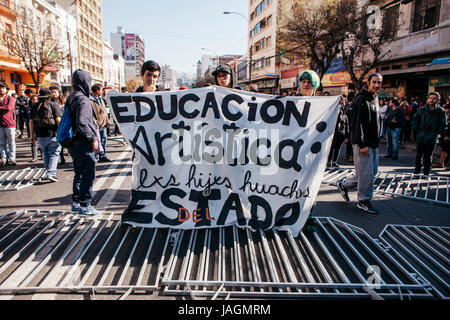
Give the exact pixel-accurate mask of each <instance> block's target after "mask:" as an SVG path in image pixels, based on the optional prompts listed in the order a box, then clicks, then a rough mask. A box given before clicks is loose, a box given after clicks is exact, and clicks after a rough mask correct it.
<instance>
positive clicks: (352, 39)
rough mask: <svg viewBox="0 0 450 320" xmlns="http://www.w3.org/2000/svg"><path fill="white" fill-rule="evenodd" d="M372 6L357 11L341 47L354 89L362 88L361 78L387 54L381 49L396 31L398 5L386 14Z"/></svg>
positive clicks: (384, 11) (361, 7) (392, 37)
mask: <svg viewBox="0 0 450 320" xmlns="http://www.w3.org/2000/svg"><path fill="white" fill-rule="evenodd" d="M382 9H383V7H381V8H380V7H378V6H374V5H361V6H359V7H358V9H357V11H356V17H355V22H354V24H353V27H351V28H350V27H349V28H347V29H346V30H345V38H344V40H343V41H342V42H341V44H340V51H341V55H342V59H343V61H344V65H345V67H346V69H347V71H348V72H349V74H350V77H351V79H352V82H353V84H354V86H355V89H357V90H360V89H361V88H362V87H363V81H364V78H365V77H366V76H367V75H368V73H369V72H370V71H371V70H373V69H375V68H376V67H378V66H379V65H380V64H381V63H382V62H383V60H384V58H385V57H387V55H388V54H389V51H386V52H384V53H383V46H386V45H388V44H389V42H391V41H392V40H393V39H394V38H395V35H396V33H397V30H398V24H397V21H398V18H399V5H394V6H391V7H389V8H387V9H386V10H383V11H382Z"/></svg>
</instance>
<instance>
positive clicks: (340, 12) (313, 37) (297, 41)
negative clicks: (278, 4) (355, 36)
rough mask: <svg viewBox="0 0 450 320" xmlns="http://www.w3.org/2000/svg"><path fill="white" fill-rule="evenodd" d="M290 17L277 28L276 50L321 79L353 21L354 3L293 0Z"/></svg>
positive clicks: (350, 1)
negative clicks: (297, 60) (314, 71)
mask: <svg viewBox="0 0 450 320" xmlns="http://www.w3.org/2000/svg"><path fill="white" fill-rule="evenodd" d="M293 2H294V5H293V7H292V11H291V15H290V16H288V17H285V23H283V24H282V27H281V28H280V29H279V31H278V34H277V38H278V47H279V48H280V49H281V50H280V51H281V53H282V54H283V55H284V56H288V57H289V56H291V57H292V56H293V55H296V56H297V58H299V59H300V60H303V61H305V64H306V65H309V68H310V69H311V70H318V71H319V72H318V75H319V77H320V79H322V77H323V76H324V74H325V72H326V71H327V70H328V68H329V67H330V65H331V61H333V59H335V58H336V56H337V55H338V54H339V51H340V45H341V43H342V41H343V39H344V38H345V32H344V31H345V30H348V29H349V25H350V23H351V22H352V13H353V12H355V8H356V3H357V0H336V1H332V0H294V1H293Z"/></svg>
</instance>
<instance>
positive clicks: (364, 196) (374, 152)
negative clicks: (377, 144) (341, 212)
mask: <svg viewBox="0 0 450 320" xmlns="http://www.w3.org/2000/svg"><path fill="white" fill-rule="evenodd" d="M359 150H360V148H359V146H358V145H356V144H354V145H353V161H354V162H355V174H353V175H352V176H350V177H348V178H346V179H344V180H343V181H342V184H343V185H344V187H346V188H347V189H353V188H355V187H356V186H357V187H358V201H365V200H366V201H370V200H371V199H372V197H373V184H374V182H375V175H376V174H377V173H378V149H372V148H369V156H363V155H362V154H361V153H360V152H359Z"/></svg>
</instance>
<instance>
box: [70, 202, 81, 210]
mask: <svg viewBox="0 0 450 320" xmlns="http://www.w3.org/2000/svg"><path fill="white" fill-rule="evenodd" d="M79 210H80V204H79V203H78V202H74V203H72V209H71V211H72V212H78V211H79Z"/></svg>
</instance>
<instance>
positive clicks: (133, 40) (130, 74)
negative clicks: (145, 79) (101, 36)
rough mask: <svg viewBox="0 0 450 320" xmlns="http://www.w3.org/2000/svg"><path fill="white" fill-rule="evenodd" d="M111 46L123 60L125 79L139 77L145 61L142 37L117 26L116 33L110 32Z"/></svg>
mask: <svg viewBox="0 0 450 320" xmlns="http://www.w3.org/2000/svg"><path fill="white" fill-rule="evenodd" d="M111 46H112V48H113V50H114V53H115V54H117V55H119V56H121V57H122V58H123V59H124V60H125V79H126V81H129V80H130V79H133V78H136V77H137V78H139V76H140V73H141V68H142V65H143V64H144V62H145V42H144V40H143V39H142V37H141V36H140V35H138V34H134V33H125V29H124V28H123V27H118V28H117V33H111Z"/></svg>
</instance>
